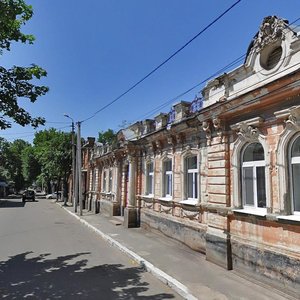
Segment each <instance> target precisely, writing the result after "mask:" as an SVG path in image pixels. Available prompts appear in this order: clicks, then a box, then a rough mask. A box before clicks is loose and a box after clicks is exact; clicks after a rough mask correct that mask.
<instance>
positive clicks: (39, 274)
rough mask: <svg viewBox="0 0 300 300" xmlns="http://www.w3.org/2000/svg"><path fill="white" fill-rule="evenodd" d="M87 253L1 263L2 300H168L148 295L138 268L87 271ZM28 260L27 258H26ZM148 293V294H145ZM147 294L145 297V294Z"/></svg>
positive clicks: (16, 258)
mask: <svg viewBox="0 0 300 300" xmlns="http://www.w3.org/2000/svg"><path fill="white" fill-rule="evenodd" d="M86 254H89V253H77V254H74V255H66V256H60V257H57V258H47V257H48V256H50V254H48V253H47V254H41V255H38V256H35V257H32V252H25V253H22V254H18V255H15V256H12V257H10V258H9V259H8V260H7V261H1V262H0V298H2V299H4V298H5V299H23V298H28V299H105V300H106V299H155V300H159V299H171V298H174V295H172V294H167V293H160V294H155V295H154V294H153V293H152V294H151V293H150V291H148V290H149V286H148V283H147V282H143V281H142V278H141V276H142V274H143V273H144V272H145V271H144V270H143V269H142V268H141V267H131V268H126V267H124V266H123V265H121V264H110V265H109V264H104V265H99V266H96V267H91V268H87V267H86V266H87V260H86V259H80V260H77V261H74V260H76V259H78V258H79V257H80V256H82V255H86ZM29 255H30V257H27V256H29ZM147 291H148V292H147ZM145 292H147V295H146V294H145Z"/></svg>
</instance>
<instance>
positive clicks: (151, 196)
mask: <svg viewBox="0 0 300 300" xmlns="http://www.w3.org/2000/svg"><path fill="white" fill-rule="evenodd" d="M141 197H142V198H149V199H152V198H154V195H152V194H151V195H150V194H148V195H141Z"/></svg>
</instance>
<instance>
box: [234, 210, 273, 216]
mask: <svg viewBox="0 0 300 300" xmlns="http://www.w3.org/2000/svg"><path fill="white" fill-rule="evenodd" d="M232 211H233V212H235V213H240V214H246V215H254V216H259V217H265V216H266V215H267V210H263V209H262V210H260V209H251V208H241V209H233V210H232Z"/></svg>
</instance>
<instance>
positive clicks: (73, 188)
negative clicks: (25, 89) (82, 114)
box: [64, 114, 77, 212]
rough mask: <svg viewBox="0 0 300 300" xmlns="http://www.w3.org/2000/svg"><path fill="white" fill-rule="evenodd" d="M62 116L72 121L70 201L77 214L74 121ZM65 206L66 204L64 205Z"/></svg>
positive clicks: (67, 116)
mask: <svg viewBox="0 0 300 300" xmlns="http://www.w3.org/2000/svg"><path fill="white" fill-rule="evenodd" d="M64 116H65V117H66V118H69V119H70V120H71V121H72V131H71V139H72V141H71V143H72V195H71V199H72V202H73V206H74V209H75V212H77V205H76V204H77V203H76V199H77V198H76V197H75V194H76V192H75V176H76V175H75V174H76V170H75V147H76V144H75V127H74V120H73V118H71V117H70V116H69V115H67V114H64ZM65 204H66V203H65Z"/></svg>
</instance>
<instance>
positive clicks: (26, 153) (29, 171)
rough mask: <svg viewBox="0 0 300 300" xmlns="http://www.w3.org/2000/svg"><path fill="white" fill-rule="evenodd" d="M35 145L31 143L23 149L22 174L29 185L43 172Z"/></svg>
mask: <svg viewBox="0 0 300 300" xmlns="http://www.w3.org/2000/svg"><path fill="white" fill-rule="evenodd" d="M34 150H35V149H34V147H32V145H29V146H28V147H26V148H25V149H24V150H23V151H22V156H21V159H22V174H23V177H24V180H25V182H26V185H27V186H29V185H31V184H32V183H33V182H35V181H36V180H37V178H38V176H39V175H40V174H41V165H40V163H39V162H38V160H37V157H36V154H35V151H34Z"/></svg>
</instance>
